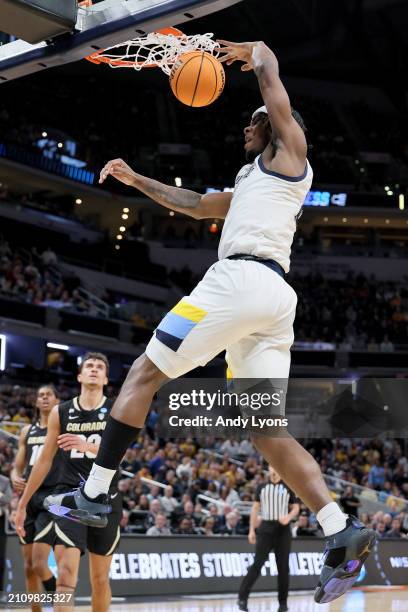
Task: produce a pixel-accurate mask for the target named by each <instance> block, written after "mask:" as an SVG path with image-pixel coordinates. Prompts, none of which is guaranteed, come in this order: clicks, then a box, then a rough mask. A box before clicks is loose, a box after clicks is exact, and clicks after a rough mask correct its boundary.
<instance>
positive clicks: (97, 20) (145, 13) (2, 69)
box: [0, 0, 242, 83]
mask: <svg viewBox="0 0 408 612" xmlns="http://www.w3.org/2000/svg"><path fill="white" fill-rule="evenodd" d="M238 2H242V0H104V1H103V2H100V3H98V4H95V5H93V6H90V7H88V8H79V9H78V19H77V23H76V26H75V30H74V32H73V33H70V34H65V35H62V36H59V37H57V38H55V39H54V40H52V41H48V42H46V41H44V42H40V43H38V44H36V45H31V44H29V43H27V42H25V41H23V40H15V41H13V42H10V43H7V44H5V45H2V46H0V83H7V82H8V81H11V80H13V79H18V78H20V77H23V76H26V75H28V74H32V73H34V72H39V71H42V70H46V69H47V68H52V67H55V66H60V65H62V64H68V63H71V62H75V61H78V60H80V59H82V58H84V57H85V56H87V55H91V54H92V53H94V52H95V51H98V50H100V49H104V48H106V47H109V46H112V45H115V44H118V43H120V42H122V41H124V40H127V39H130V38H132V37H133V36H134V34H135V33H136V34H145V33H148V32H153V31H155V30H158V29H160V28H163V27H166V26H175V25H180V24H182V23H185V22H189V21H193V20H194V19H198V18H199V17H204V16H205V15H208V14H210V13H215V12H217V11H220V10H221V9H224V8H227V7H229V6H232V5H234V4H237V3H238ZM221 34H222V33H221V32H220V35H221Z"/></svg>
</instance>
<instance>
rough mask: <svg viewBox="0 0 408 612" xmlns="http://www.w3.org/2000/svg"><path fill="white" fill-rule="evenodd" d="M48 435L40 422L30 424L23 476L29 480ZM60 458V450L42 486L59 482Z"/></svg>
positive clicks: (49, 485) (50, 485)
mask: <svg viewBox="0 0 408 612" xmlns="http://www.w3.org/2000/svg"><path fill="white" fill-rule="evenodd" d="M46 435H47V428H46V427H40V425H39V423H35V424H34V425H30V427H29V428H28V431H27V435H26V439H25V442H26V466H25V468H24V474H23V477H24V478H25V479H26V480H28V478H29V476H30V474H31V470H32V469H33V465H34V464H35V463H36V462H37V461H38V459H39V458H40V457H41V453H42V450H43V448H44V442H45V437H46ZM59 458H60V451H58V452H57V454H56V455H55V457H54V460H53V462H52V465H51V469H50V471H49V472H48V474H47V476H46V477H45V480H44V482H43V483H42V485H41V487H54V486H55V485H57V484H58V483H59Z"/></svg>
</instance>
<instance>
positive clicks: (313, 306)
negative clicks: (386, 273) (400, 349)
mask: <svg viewBox="0 0 408 612" xmlns="http://www.w3.org/2000/svg"><path fill="white" fill-rule="evenodd" d="M289 282H290V283H291V284H292V286H293V287H294V289H295V290H296V292H297V294H298V306H297V311H296V320H295V338H296V340H297V341H312V342H313V341H321V342H332V343H335V344H336V345H337V346H339V347H341V348H344V350H351V349H354V350H358V349H368V350H369V351H379V350H380V351H384V352H392V351H393V350H394V348H395V345H397V344H398V345H399V344H401V345H403V344H408V288H407V284H406V281H405V279H401V281H400V282H391V281H389V282H385V281H379V280H378V279H376V278H375V276H374V275H373V276H370V277H367V276H365V275H364V274H349V275H348V276H347V277H346V278H345V279H342V280H333V279H327V278H325V277H324V276H323V275H322V274H307V275H305V276H300V275H293V276H292V277H291V278H290V281H289Z"/></svg>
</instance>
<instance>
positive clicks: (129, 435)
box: [95, 415, 141, 470]
mask: <svg viewBox="0 0 408 612" xmlns="http://www.w3.org/2000/svg"><path fill="white" fill-rule="evenodd" d="M140 432H141V429H140V428H139V427H132V426H131V425H126V424H125V423H121V422H120V421H117V420H116V419H114V418H113V417H112V416H110V415H109V417H108V419H107V422H106V428H105V431H104V432H103V436H102V440H101V445H100V447H99V451H98V456H97V457H96V459H95V463H96V464H97V465H99V466H101V467H104V468H107V469H109V470H117V469H118V467H119V464H120V462H121V460H122V457H123V455H124V454H125V452H126V450H127V449H128V448H129V446H130V445H131V444H132V442H134V440H135V439H136V437H137V436H138V434H139V433H140Z"/></svg>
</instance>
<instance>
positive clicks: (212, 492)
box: [0, 381, 408, 537]
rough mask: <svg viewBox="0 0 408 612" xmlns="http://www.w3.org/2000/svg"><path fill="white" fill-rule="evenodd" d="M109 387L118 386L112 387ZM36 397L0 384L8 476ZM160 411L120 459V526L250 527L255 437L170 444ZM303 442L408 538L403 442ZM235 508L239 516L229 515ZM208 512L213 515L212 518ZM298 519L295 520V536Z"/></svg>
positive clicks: (377, 516) (1, 450)
mask: <svg viewBox="0 0 408 612" xmlns="http://www.w3.org/2000/svg"><path fill="white" fill-rule="evenodd" d="M58 391H59V393H60V397H61V399H68V398H69V397H70V396H72V395H73V394H74V393H75V388H72V387H69V386H67V385H64V386H62V387H60V388H59V390H58ZM109 392H110V393H114V392H115V390H114V389H112V388H110V389H109ZM34 402H35V388H34V387H29V386H26V385H24V384H15V381H9V382H7V383H5V382H2V383H0V465H1V473H2V474H3V475H5V476H9V474H10V470H11V463H12V461H13V457H14V455H15V450H16V440H15V438H16V433H18V431H19V428H20V427H21V426H23V425H24V424H26V423H27V422H30V421H31V420H32V419H33V416H34V413H33V404H34ZM157 409H158V408H157V406H156V407H155V406H154V407H153V408H152V411H151V413H150V416H149V418H148V421H147V426H146V430H145V432H144V433H143V434H141V435H140V436H139V439H138V441H137V442H136V443H135V444H134V445H133V447H132V448H129V449H128V451H127V453H126V455H125V457H124V460H123V462H122V466H121V467H122V469H123V470H124V474H123V475H124V476H125V477H124V478H123V480H122V481H121V483H120V489H121V491H122V495H123V499H124V515H123V520H122V530H123V531H124V532H128V533H145V532H146V531H147V530H148V529H149V527H152V526H153V525H154V524H155V520H156V515H157V514H158V513H164V514H165V515H166V517H167V521H168V524H169V526H170V528H171V531H172V533H175V534H176V533H180V524H181V522H182V520H183V519H185V518H188V519H189V527H188V529H189V531H188V532H189V533H195V534H202V535H219V534H224V535H234V534H238V535H239V534H242V533H246V532H247V530H248V510H247V507H248V502H251V501H252V500H253V499H254V494H255V491H256V488H257V486H258V485H259V484H261V483H262V482H264V480H265V478H266V477H267V476H266V475H265V472H264V469H263V464H262V461H261V458H260V456H259V455H258V454H257V453H256V452H255V451H254V449H253V447H252V445H251V444H250V442H249V441H248V440H243V441H241V442H238V441H233V440H221V439H215V438H207V439H205V440H200V441H198V440H195V439H192V438H187V439H186V440H182V441H180V442H177V443H176V442H171V441H169V442H166V443H165V442H164V441H163V440H161V439H159V438H158V437H157V435H156V433H155V423H156V422H157ZM10 434H13V436H12V437H11V436H10ZM304 444H305V446H306V447H307V448H308V450H309V451H310V452H312V454H313V455H314V456H315V458H316V459H317V460H318V461H319V463H320V466H321V468H322V471H323V473H324V474H325V475H326V478H327V481H328V483H329V485H330V488H331V490H332V495H333V498H334V499H339V500H340V501H341V500H342V499H343V498H344V497H345V496H344V493H345V490H346V489H347V487H348V486H351V487H352V489H353V494H354V495H355V496H357V499H359V500H360V502H361V505H362V508H365V507H366V506H365V505H364V501H365V499H367V500H370V501H371V503H372V506H371V507H372V508H373V511H372V512H370V513H367V512H363V511H361V512H360V515H361V517H362V518H363V519H364V521H365V522H366V523H367V524H373V525H374V526H377V525H379V524H380V525H382V524H384V525H385V526H384V528H383V527H379V529H380V530H383V531H382V534H381V536H382V537H387V535H386V534H387V533H388V532H390V530H391V522H392V519H393V518H398V520H399V522H400V530H399V531H400V535H401V537H405V536H406V533H407V531H408V530H407V528H406V527H407V525H406V522H404V521H406V512H407V511H408V504H407V502H406V497H407V495H408V461H407V458H406V456H405V455H404V453H403V447H402V445H401V444H402V443H401V441H400V440H386V441H383V440H379V439H378V440H362V439H361V440H360V439H355V440H328V439H324V440H313V441H304ZM126 475H127V476H126ZM358 485H360V486H358ZM361 485H362V486H361ZM346 497H347V496H346ZM16 503H17V495H15V496H14V498H13V500H12V502H11V506H10V512H11V513H12V512H13V510H15V508H16ZM231 513H233V514H234V515H235V516H236V519H237V520H236V521H235V520H232V517H231V516H229V515H231ZM304 515H305V516H307V525H306V523H305V520H304V519H303V518H300V519H299V521H300V527H301V528H302V529H305V528H307V529H309V530H310V533H309V534H308V535H311V536H312V535H318V534H319V531H318V527H317V523H316V518H315V516H314V515H312V514H310V513H309V512H307V511H306V508H305V507H304V506H302V516H304ZM208 517H212V518H213V519H214V520H213V521H209V523H208V524H206V519H207V518H208ZM228 517H229V518H228ZM229 523H231V524H230V527H228V524H229ZM232 523H235V524H234V526H233V528H231V525H232ZM298 523H299V522H298ZM298 523H296V524H295V525H294V531H295V535H296V531H297V528H298V526H299V524H298ZM183 525H184V524H183ZM404 525H405V527H404ZM394 527H395V524H394ZM183 528H184V527H183ZM303 533H304V532H303ZM299 535H300V534H299ZM392 535H393V534H392ZM397 537H398V536H397Z"/></svg>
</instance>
